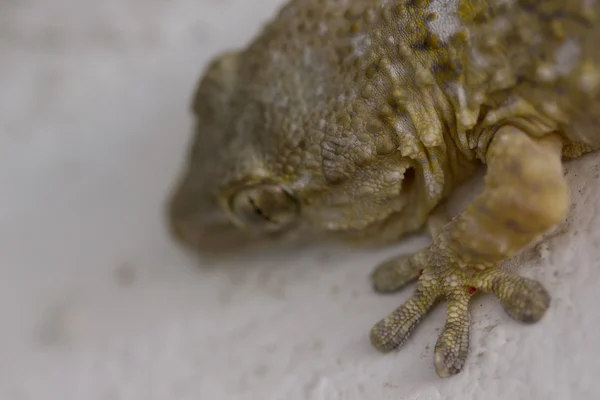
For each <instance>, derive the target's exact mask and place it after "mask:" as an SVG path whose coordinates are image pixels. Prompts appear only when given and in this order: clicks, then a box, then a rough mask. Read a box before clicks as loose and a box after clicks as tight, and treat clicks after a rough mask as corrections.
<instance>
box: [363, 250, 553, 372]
mask: <svg viewBox="0 0 600 400" xmlns="http://www.w3.org/2000/svg"><path fill="white" fill-rule="evenodd" d="M407 263H408V260H407V259H405V260H404V265H405V266H406V265H409V264H407ZM414 264H415V263H414V262H413V263H412V265H413V266H414ZM385 265H386V264H383V265H382V267H380V268H383V269H381V270H380V269H377V270H376V271H375V273H374V274H373V278H374V279H373V280H374V285H375V288H376V290H379V291H388V290H387V289H390V288H396V287H398V285H397V284H396V285H394V284H392V285H389V286H386V285H385V284H384V282H383V277H384V276H385V274H384V271H387V272H389V269H390V268H391V267H390V265H392V264H387V266H385ZM378 271H379V272H378ZM387 272H386V273H387ZM387 276H388V277H389V276H392V277H393V275H387ZM382 289H383V290H382ZM477 290H480V291H482V292H488V293H492V294H494V295H495V296H496V297H497V298H498V299H499V300H500V302H501V303H502V305H503V306H504V309H505V310H506V312H507V313H508V314H509V315H510V316H511V317H512V318H514V319H515V320H518V321H521V322H525V323H533V322H537V321H538V320H540V319H541V318H542V316H543V315H544V313H545V312H546V310H547V309H548V307H549V305H550V296H549V295H548V292H547V291H546V290H545V289H544V288H543V286H542V285H541V284H540V283H539V282H537V281H534V280H531V279H528V278H524V277H520V276H517V275H511V274H508V273H506V272H503V271H501V270H499V269H498V268H495V267H492V268H487V269H484V270H474V269H464V268H459V267H455V266H445V267H426V268H424V269H423V270H422V274H421V276H420V277H419V279H418V282H417V288H416V291H415V293H414V294H413V296H412V297H411V298H409V299H408V301H406V302H405V303H404V304H403V305H402V306H400V307H398V308H397V309H396V310H395V311H394V312H392V313H391V314H389V315H388V316H387V317H385V318H384V319H382V320H381V321H379V322H378V323H377V324H376V325H375V326H374V327H373V329H372V330H371V335H370V338H371V343H372V344H373V346H374V347H375V348H377V349H378V350H380V351H383V352H388V351H391V350H394V349H397V348H399V347H401V346H402V345H403V344H404V343H405V342H406V340H407V339H408V337H409V335H410V333H411V332H412V331H413V329H414V328H415V327H416V326H417V325H418V323H419V322H420V321H421V320H422V319H423V317H424V316H425V315H426V314H427V313H428V312H429V311H430V310H431V309H432V308H433V306H434V305H435V303H436V302H437V301H439V300H441V299H443V300H446V303H447V306H446V307H447V313H446V324H445V326H444V329H443V331H442V333H441V334H440V336H439V338H438V341H437V343H436V345H435V352H434V366H435V371H436V373H437V374H438V376H440V377H442V378H443V377H449V376H452V375H455V374H457V373H459V372H460V371H461V370H462V368H463V367H464V364H465V361H466V359H467V355H468V352H469V328H470V316H469V302H470V300H471V297H472V296H473V294H474V293H475V292H476V291H477Z"/></svg>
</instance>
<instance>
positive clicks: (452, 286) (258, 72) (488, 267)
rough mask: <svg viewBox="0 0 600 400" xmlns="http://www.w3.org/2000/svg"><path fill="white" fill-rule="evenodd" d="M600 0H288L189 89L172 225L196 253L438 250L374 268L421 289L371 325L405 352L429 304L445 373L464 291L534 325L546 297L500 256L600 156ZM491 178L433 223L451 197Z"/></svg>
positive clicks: (386, 288) (390, 283)
mask: <svg viewBox="0 0 600 400" xmlns="http://www.w3.org/2000/svg"><path fill="white" fill-rule="evenodd" d="M599 18H600V0H563V1H558V0H544V1H534V0H488V1H485V0H292V1H289V2H288V3H287V4H286V5H285V6H283V7H282V8H281V10H280V11H279V13H278V15H277V17H276V18H274V19H272V20H271V21H270V22H268V23H267V24H266V25H265V26H264V27H263V29H262V31H261V32H260V34H258V36H257V37H256V38H254V40H253V41H252V42H251V43H250V44H249V45H248V46H247V47H246V48H244V49H240V50H237V51H229V52H225V53H223V54H221V55H219V56H218V57H216V58H215V59H214V60H213V61H212V62H211V63H210V65H209V66H208V67H207V70H206V71H205V73H204V74H203V76H202V78H201V79H200V82H199V84H198V87H197V88H196V89H195V95H194V99H193V104H192V109H193V113H194V115H195V119H196V127H195V137H194V140H193V144H192V145H191V151H190V153H189V154H188V156H187V161H186V165H185V168H184V172H183V174H182V176H181V179H180V181H179V182H178V184H177V187H176V189H175V191H174V193H173V195H172V197H170V199H169V200H170V204H169V218H170V222H171V226H172V229H173V233H174V235H176V236H177V237H178V238H179V239H180V240H182V241H183V242H184V243H187V245H189V246H191V247H192V248H194V249H198V250H200V251H202V250H204V251H217V250H223V251H226V252H232V251H237V249H242V248H244V246H248V245H251V244H260V243H268V242H272V241H274V240H295V239H299V238H311V239H312V240H319V239H320V238H329V237H332V238H337V239H341V240H344V241H346V242H347V243H349V244H356V245H358V244H364V245H384V244H385V245H389V244H392V243H396V242H398V241H400V240H401V238H402V237H404V236H405V235H406V234H408V233H411V232H418V231H420V230H427V227H431V229H429V230H428V231H429V232H431V234H432V244H431V245H429V246H428V247H426V248H425V249H423V250H421V251H418V252H417V253H415V254H412V255H409V256H406V255H402V256H398V257H396V258H393V259H390V260H388V261H387V262H385V263H383V264H382V265H380V266H378V267H377V268H376V269H375V270H374V271H373V273H372V275H371V279H372V283H373V286H374V288H375V290H376V291H378V292H395V291H397V290H399V289H401V288H403V287H405V286H407V285H408V284H410V283H413V282H415V281H416V289H415V292H414V294H413V295H412V297H410V298H409V300H408V301H406V302H405V303H404V304H403V305H401V306H400V307H399V308H397V309H396V310H395V311H393V312H392V313H391V314H389V316H387V317H385V318H383V319H382V320H381V321H380V322H378V323H377V324H376V325H375V326H374V327H373V328H372V330H371V333H370V338H371V343H372V344H373V345H374V346H375V347H376V348H377V349H379V350H382V351H389V350H392V349H396V348H399V347H401V346H402V345H403V344H404V343H405V341H406V340H407V338H408V336H409V335H410V333H411V331H412V330H413V329H414V328H415V326H416V325H417V324H418V323H419V321H421V320H422V318H423V317H424V316H425V315H426V314H427V312H428V311H429V310H430V309H432V307H433V306H434V304H435V303H436V302H437V301H439V300H445V301H446V307H447V319H446V324H445V327H444V328H443V330H442V332H441V334H440V335H439V339H438V341H437V343H436V345H435V351H434V365H435V370H436V372H437V374H438V375H439V376H440V377H448V376H451V375H454V374H456V373H458V372H460V371H461V369H462V368H463V367H464V365H465V361H466V359H467V354H468V351H469V329H470V328H469V327H470V317H469V302H470V299H471V298H472V295H473V293H474V292H475V291H481V292H489V293H492V294H493V295H495V296H496V297H497V298H498V299H499V300H500V302H501V303H502V305H503V306H504V309H505V310H506V312H507V313H508V314H509V315H510V316H511V317H512V318H514V319H516V320H518V321H522V322H526V323H533V322H536V321H538V320H540V318H541V317H542V316H543V315H544V313H545V312H546V310H547V309H548V307H549V305H550V295H549V293H548V292H547V291H546V290H545V289H544V287H543V286H542V285H541V284H540V283H538V282H537V281H534V280H531V279H527V278H524V277H520V276H518V275H514V274H509V273H507V272H505V271H503V270H502V268H499V267H498V266H499V264H500V263H501V262H502V261H504V260H506V259H508V258H510V257H511V256H513V255H514V254H516V253H517V252H519V251H520V250H522V249H524V248H526V247H527V246H529V245H531V243H533V242H534V241H536V240H538V239H539V238H540V237H541V235H543V234H544V233H545V232H547V231H548V230H550V229H551V228H553V227H555V226H556V225H557V224H559V223H560V222H561V221H562V220H563V219H564V218H565V216H566V212H567V208H568V203H569V189H568V185H567V183H566V181H565V179H564V177H563V166H562V162H563V160H566V159H569V158H574V157H578V156H580V155H582V154H584V153H587V152H590V151H594V150H597V149H600V50H599V49H600V22H599ZM484 166H485V168H486V172H485V173H486V175H485V187H484V189H483V190H482V192H481V193H480V194H478V196H477V197H476V198H475V199H474V200H473V202H472V203H471V204H470V205H469V206H468V207H467V208H466V209H465V210H464V211H463V212H462V213H460V214H459V215H458V216H456V217H455V218H453V219H451V220H446V222H444V223H441V224H440V221H442V220H441V219H440V215H442V214H441V212H442V211H440V210H443V205H444V201H445V200H446V199H448V197H449V196H450V195H451V194H452V193H453V191H454V190H455V189H456V188H457V186H458V185H461V184H462V183H463V182H465V181H466V180H467V179H469V178H470V177H472V176H473V174H474V173H475V172H476V171H477V168H482V167H484Z"/></svg>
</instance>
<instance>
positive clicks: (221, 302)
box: [0, 0, 600, 400]
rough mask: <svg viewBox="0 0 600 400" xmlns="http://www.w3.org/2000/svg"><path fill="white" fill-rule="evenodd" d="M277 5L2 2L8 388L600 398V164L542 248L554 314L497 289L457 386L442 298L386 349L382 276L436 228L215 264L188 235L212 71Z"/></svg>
mask: <svg viewBox="0 0 600 400" xmlns="http://www.w3.org/2000/svg"><path fill="white" fill-rule="evenodd" d="M279 4H281V0H260V1H259V0H255V1H244V0H230V1H224V0H222V1H215V0H212V1H210V0H172V1H161V0H128V1H126V0H106V1H104V2H100V1H91V0H87V1H84V0H51V1H50V0H21V1H16V0H3V1H2V2H0V317H1V318H2V320H1V321H2V323H1V325H0V326H1V328H0V360H2V361H1V362H0V399H7V400H13V399H14V400H22V399H27V400H29V399H36V400H37V399H47V400H54V399H57V400H96V399H107V400H108V399H136V400H137V399H139V400H154V399H156V400H171V399H172V400H178V399H194V400H198V399H200V400H205V399H206V400H213V399H259V400H265V399H285V400H295V399H374V400H375V399H376V400H380V399H381V400H383V399H407V400H417V399H419V400H435V399H483V398H485V399H508V398H510V399H544V400H546V399H570V398H573V399H583V398H586V399H592V398H600V387H599V385H598V383H597V381H596V379H598V378H597V377H598V374H599V373H600V356H599V354H600V344H599V343H600V342H599V341H598V332H599V331H600V311H599V307H598V295H596V294H595V293H597V290H598V288H600V285H599V276H600V268H599V267H600V265H599V264H600V221H599V212H600V180H599V178H598V176H599V173H600V171H599V165H600V157H599V156H598V155H592V156H588V157H586V158H585V159H583V160H580V161H578V162H575V163H572V164H570V165H569V166H568V178H569V181H570V183H571V185H572V187H573V199H574V203H573V208H572V210H571V214H570V216H569V221H568V224H567V225H566V229H563V230H562V231H561V233H559V234H558V235H556V236H555V237H553V238H552V239H551V240H550V241H549V242H548V244H547V245H542V246H538V248H537V249H534V250H532V251H529V252H526V253H525V255H524V256H523V257H522V258H523V259H524V265H523V268H522V269H521V270H520V273H522V274H524V275H528V276H535V277H537V278H539V279H540V280H541V281H542V282H543V283H544V284H545V285H546V286H547V288H548V289H549V290H550V292H551V294H552V296H553V303H552V308H551V310H550V311H549V312H548V314H547V316H546V317H545V318H544V319H543V321H542V322H540V323H539V324H537V325H535V326H528V327H526V326H521V325H519V324H517V323H515V322H513V321H512V320H510V319H509V318H508V317H507V316H506V315H505V314H504V312H503V311H502V309H501V307H500V306H499V305H498V303H497V302H496V301H495V300H494V299H493V298H491V297H488V296H483V297H481V298H480V299H478V300H477V301H476V302H475V304H474V307H473V320H474V323H473V339H472V352H471V355H470V357H469V360H468V364H467V366H466V368H465V370H464V372H463V373H462V374H460V375H458V376H456V377H454V378H452V379H449V380H444V381H442V380H440V379H438V378H437V377H436V375H435V373H434V371H433V367H432V349H433V346H434V344H435V340H436V337H437V334H438V331H439V329H440V328H441V327H442V326H443V319H444V310H443V308H438V309H437V310H436V312H434V313H433V314H432V315H431V316H430V317H429V318H428V319H427V320H426V322H424V323H423V324H422V326H421V327H420V328H419V329H418V331H417V335H416V336H413V338H412V339H411V340H410V341H409V343H408V344H407V345H406V347H405V348H404V349H403V350H402V351H401V352H399V353H393V354H389V355H385V356H384V355H381V354H379V353H377V352H376V351H375V350H373V349H372V348H371V347H370V345H369V342H368V332H369V329H370V328H371V325H372V324H373V323H374V322H376V321H377V320H379V319H380V318H381V317H383V316H384V315H386V314H387V313H388V312H390V311H391V310H392V309H393V308H394V307H396V306H397V305H399V304H400V303H401V302H402V301H403V300H404V299H405V298H406V297H407V296H408V295H409V293H407V292H405V293H401V294H398V295H393V296H379V295H376V294H374V293H373V292H372V291H371V288H370V285H369V283H368V280H367V276H368V274H369V272H370V271H371V269H372V267H373V265H375V263H376V262H377V261H380V260H383V259H384V258H386V257H387V256H388V255H390V254H393V253H397V252H402V251H409V250H410V248H411V247H412V248H415V246H417V247H418V246H422V245H424V244H425V243H426V242H425V241H423V240H417V239H415V240H412V241H407V242H406V243H404V244H403V245H401V246H399V247H398V248H397V249H393V250H389V251H386V252H359V251H354V252H351V251H349V250H347V249H345V248H339V247H338V248H332V247H329V248H318V249H312V250H311V249H305V250H296V251H294V252H288V253H278V254H273V255H265V256H264V258H262V259H259V258H254V259H250V260H245V261H244V260H243V258H241V259H240V260H238V261H232V262H230V265H223V264H220V263H216V262H213V263H205V264H204V265H201V266H198V265H197V264H196V263H195V262H194V261H193V259H192V257H191V256H190V255H189V254H187V253H186V252H185V251H183V250H182V249H181V248H179V247H178V246H176V245H175V244H173V243H172V242H171V241H170V239H169V238H168V236H167V234H166V231H165V228H164V225H163V221H162V215H161V213H162V207H163V203H164V199H165V196H166V193H167V191H168V189H169V188H170V186H171V185H172V183H173V180H174V179H175V176H176V174H177V172H178V170H179V168H180V166H181V161H182V157H183V154H184V153H183V152H184V149H185V147H186V143H187V140H188V138H189V133H190V126H191V120H190V115H189V114H188V102H189V97H190V95H191V91H192V89H193V86H194V85H195V83H196V79H197V78H198V76H199V74H200V72H201V70H202V69H203V67H204V64H205V63H206V62H207V60H208V59H209V58H210V57H211V56H212V55H214V54H215V53H216V52H218V51H220V50H223V49H225V48H230V47H233V46H240V45H243V44H244V43H245V42H247V41H248V40H250V38H251V37H252V35H253V34H254V33H255V32H256V29H258V27H259V25H260V24H261V23H262V22H263V21H264V20H265V19H267V18H269V17H270V16H271V15H272V13H273V12H274V10H275V8H276V6H278V5H279Z"/></svg>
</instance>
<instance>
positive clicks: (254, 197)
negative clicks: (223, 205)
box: [230, 184, 300, 231]
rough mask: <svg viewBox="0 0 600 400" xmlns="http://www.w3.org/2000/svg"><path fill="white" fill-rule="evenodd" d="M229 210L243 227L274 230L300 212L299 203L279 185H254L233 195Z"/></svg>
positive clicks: (290, 220) (284, 224)
mask: <svg viewBox="0 0 600 400" xmlns="http://www.w3.org/2000/svg"><path fill="white" fill-rule="evenodd" d="M230 207H231V211H232V212H233V214H234V215H235V217H236V218H237V220H238V222H239V223H241V224H242V225H243V226H244V227H248V228H251V229H259V230H266V231H274V230H278V229H280V228H282V227H283V226H286V225H288V224H289V223H290V222H292V221H293V220H294V219H295V218H296V216H297V215H298V214H299V212H300V205H299V204H298V202H297V201H296V199H295V198H294V197H292V195H291V193H289V192H288V191H287V190H286V189H284V188H283V187H282V186H280V185H266V184H265V185H256V186H250V187H247V188H244V189H242V190H240V191H238V192H237V193H236V194H234V195H233V197H232V198H231V202H230Z"/></svg>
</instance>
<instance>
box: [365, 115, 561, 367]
mask: <svg viewBox="0 0 600 400" xmlns="http://www.w3.org/2000/svg"><path fill="white" fill-rule="evenodd" d="M561 151H562V143H561V140H560V138H559V137H558V135H546V136H544V137H542V138H533V137H531V136H529V135H527V134H526V133H524V132H522V131H521V130H519V129H517V128H515V127H513V126H508V125H507V126H503V127H502V128H500V129H499V130H498V131H497V132H496V134H495V137H494V138H493V140H492V142H491V143H490V145H489V148H488V150H487V153H486V162H487V165H488V171H487V174H486V177H485V189H484V190H483V192H482V193H481V194H480V195H479V196H478V197H476V199H475V200H474V201H473V202H472V203H471V204H470V205H469V207H468V208H467V209H466V210H465V211H464V212H463V213H462V214H460V215H459V216H458V217H456V218H454V219H453V220H452V221H450V222H449V223H448V224H447V225H445V226H444V228H443V229H442V231H441V232H440V234H439V235H438V236H437V237H436V238H435V240H434V242H433V243H432V244H431V246H429V247H428V248H426V249H424V250H422V251H420V252H418V253H415V254H414V255H412V256H409V257H400V258H397V259H392V260H390V261H388V262H386V263H384V264H382V265H381V266H379V267H378V268H377V269H376V270H375V271H374V273H373V275H372V280H373V284H374V287H375V289H376V290H377V291H380V292H391V291H395V290H398V289H400V288H401V287H403V286H405V285H406V284H407V283H408V282H410V281H411V280H414V279H410V278H411V277H412V278H414V277H415V275H418V274H419V273H418V272H417V271H419V272H420V276H419V278H418V281H417V287H416V291H415V293H414V295H413V296H412V297H411V298H410V299H409V300H408V301H407V302H406V303H405V304H403V305H402V306H400V307H399V308H397V309H396V310H395V311H394V312H392V313H391V314H390V315H389V316H387V317H386V318H384V319H382V320H381V321H380V322H378V323H377V324H376V325H375V326H374V327H373V329H372V330H371V342H372V344H373V345H374V346H375V347H376V348H377V349H379V350H382V351H389V350H392V349H396V348H398V347H400V346H402V345H403V344H404V342H405V341H406V339H407V338H408V336H409V335H410V333H411V331H412V330H413V329H414V328H415V326H416V325H417V324H418V323H419V321H421V319H422V318H423V317H424V316H425V315H426V314H427V312H428V311H429V310H430V309H431V308H432V307H433V305H434V304H435V303H436V302H437V301H438V300H441V299H445V300H446V302H447V319H446V325H445V327H444V329H443V331H442V333H441V334H440V336H439V339H438V341H437V343H436V346H435V355H434V364H435V370H436V372H437V374H438V375H439V376H440V377H447V376H451V375H454V374H456V373H458V372H460V371H461V370H462V368H463V366H464V363H465V360H466V358H467V354H468V351H469V325H470V323H469V310H468V306H469V301H470V299H471V296H472V294H473V293H474V292H475V291H476V290H480V291H483V292H489V293H493V294H494V295H495V296H496V297H497V298H498V299H499V300H500V301H501V303H502V304H503V306H504V309H505V310H506V311H507V313H508V314H509V315H510V316H511V317H512V318H514V319H516V320H518V321H522V322H528V323H531V322H536V321H538V320H539V319H540V318H541V317H542V316H543V315H544V313H545V311H546V310H547V309H548V307H549V304H550V296H549V295H548V293H547V291H546V290H545V289H544V288H543V286H542V285H541V284H540V283H538V282H537V281H534V280H531V279H527V278H524V277H520V276H517V275H511V274H508V273H506V272H503V271H502V270H500V269H499V268H498V267H497V266H498V264H499V263H500V262H502V261H504V260H506V259H507V258H509V257H511V256H512V255H514V254H515V253H516V252H517V251H519V250H521V249H522V248H524V247H525V246H527V245H528V244H530V243H531V242H532V241H533V240H535V239H537V238H539V237H540V236H541V235H542V234H543V233H545V232H546V231H547V230H549V229H550V228H552V227H553V226H555V225H556V224H557V223H559V222H560V221H561V220H562V219H563V218H564V216H565V214H566V210H567V205H568V187H567V184H566V182H565V180H564V177H563V170H562V161H561Z"/></svg>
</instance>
